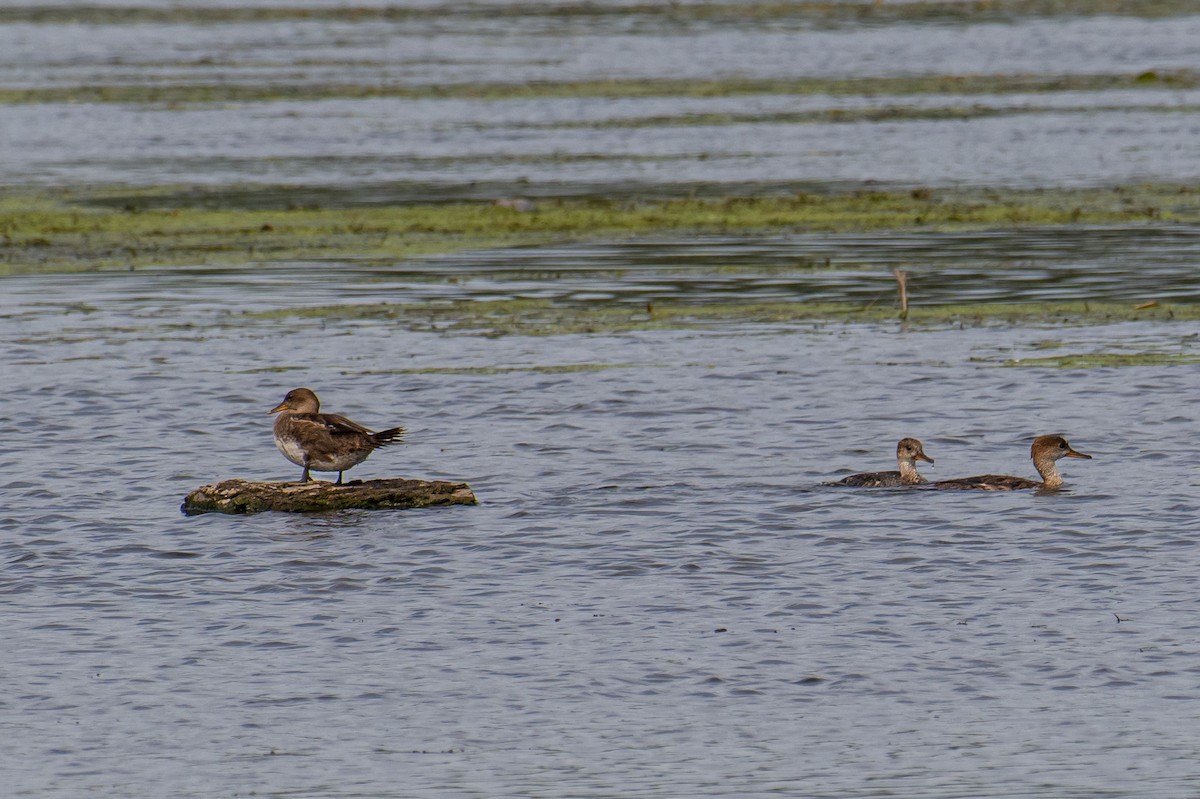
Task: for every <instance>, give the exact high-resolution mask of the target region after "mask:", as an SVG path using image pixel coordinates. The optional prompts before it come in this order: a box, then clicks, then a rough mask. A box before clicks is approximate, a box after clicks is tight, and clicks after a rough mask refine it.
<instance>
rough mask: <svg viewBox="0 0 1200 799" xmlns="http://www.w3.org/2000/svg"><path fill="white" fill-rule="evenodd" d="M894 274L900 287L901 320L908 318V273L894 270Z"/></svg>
mask: <svg viewBox="0 0 1200 799" xmlns="http://www.w3.org/2000/svg"><path fill="white" fill-rule="evenodd" d="M892 274H893V275H895V276H896V283H897V284H899V286H900V318H901V319H907V318H908V273H907V272H905V271H904V270H903V269H893V270H892Z"/></svg>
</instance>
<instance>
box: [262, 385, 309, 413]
mask: <svg viewBox="0 0 1200 799" xmlns="http://www.w3.org/2000/svg"><path fill="white" fill-rule="evenodd" d="M320 410H321V401H320V400H319V399H317V395H316V394H315V393H314V392H313V390H312V389H311V388H293V389H292V390H291V391H289V392H288V393H287V394H286V395H285V396H284V398H283V402H281V403H279V404H278V405H276V406H275V407H274V408H272V409H271V411H270V412H271V413H279V412H280V411H291V412H292V413H317V412H318V411H320Z"/></svg>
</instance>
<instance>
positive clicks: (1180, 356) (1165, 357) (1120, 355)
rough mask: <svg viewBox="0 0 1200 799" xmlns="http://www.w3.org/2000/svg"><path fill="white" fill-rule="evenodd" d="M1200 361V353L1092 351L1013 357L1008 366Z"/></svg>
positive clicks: (1093, 366) (1077, 366)
mask: <svg viewBox="0 0 1200 799" xmlns="http://www.w3.org/2000/svg"><path fill="white" fill-rule="evenodd" d="M1185 363H1200V354H1195V353H1182V352H1088V353H1077V354H1071V355H1049V356H1044V357H1038V358H1013V359H1010V360H1007V361H1005V362H1004V365H1005V366H1026V367H1038V368H1043V369H1109V368H1115V367H1121V366H1171V365H1174V364H1185Z"/></svg>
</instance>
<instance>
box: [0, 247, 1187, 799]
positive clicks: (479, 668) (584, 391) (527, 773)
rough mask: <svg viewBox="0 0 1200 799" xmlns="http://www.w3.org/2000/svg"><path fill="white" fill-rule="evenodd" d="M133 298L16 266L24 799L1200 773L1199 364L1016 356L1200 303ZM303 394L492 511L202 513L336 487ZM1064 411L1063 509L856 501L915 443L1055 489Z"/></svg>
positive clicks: (13, 670)
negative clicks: (796, 314) (704, 305)
mask: <svg viewBox="0 0 1200 799" xmlns="http://www.w3.org/2000/svg"><path fill="white" fill-rule="evenodd" d="M328 268H329V267H328V266H326V265H318V266H315V267H313V270H315V271H316V272H327V271H328ZM414 270H415V267H414ZM309 274H310V273H308V272H306V271H304V270H300V271H298V272H296V271H293V272H292V273H291V280H292V281H293V285H292V286H291V287H290V288H291V290H292V291H293V292H294V293H293V294H289V287H288V286H287V285H286V282H285V280H284V278H283V277H282V276H279V277H277V278H276V283H277V285H274V286H271V287H269V288H264V289H261V290H260V291H259V293H258V294H257V295H256V296H255V297H254V299H255V302H257V303H258V304H259V305H266V306H269V305H270V304H271V303H273V302H274V303H278V302H279V300H274V299H272V298H273V297H277V296H279V297H289V296H291V297H296V296H303V294H304V291H305V289H304V285H305V283H306V279H307V278H308V277H309ZM99 278H100V279H99V280H97V276H75V277H58V278H53V279H49V278H6V279H5V280H4V287H5V289H6V292H5V296H6V297H7V299H6V301H5V304H4V306H3V308H2V312H0V338H2V339H3V341H4V342H5V347H4V351H3V356H0V357H2V358H3V372H4V374H5V379H6V381H7V383H8V390H9V397H10V400H11V401H10V402H9V403H7V404H6V405H5V406H4V407H3V410H2V411H0V435H2V436H3V439H4V441H5V442H6V446H5V448H4V450H3V452H2V454H0V467H3V473H4V474H5V475H6V476H7V477H6V478H5V480H4V482H3V484H2V485H0V492H2V496H3V500H4V501H3V510H2V511H0V523H2V525H3V527H4V529H5V530H6V535H5V536H4V540H3V542H2V543H0V555H2V556H3V559H4V562H5V564H6V565H5V568H4V570H3V572H2V573H0V575H2V576H0V592H2V593H3V595H4V597H5V611H6V612H5V613H4V616H3V621H0V633H2V635H3V639H4V640H5V641H6V644H7V652H8V654H7V655H6V656H5V658H4V664H5V681H6V686H7V691H6V698H5V699H4V700H3V707H4V713H3V714H2V715H0V725H2V729H3V732H4V736H3V739H4V741H5V743H4V744H2V747H3V752H4V755H3V760H4V762H5V763H6V764H7V766H6V772H7V773H6V779H7V780H8V784H9V785H10V786H11V787H10V789H9V790H10V792H11V795H14V796H36V797H47V796H63V797H69V796H78V795H81V794H82V793H84V792H89V793H96V794H99V795H122V796H134V795H162V796H237V795H248V794H249V793H250V792H251V791H254V792H257V795H280V796H283V795H291V796H337V797H383V796H394V797H407V796H415V795H416V796H481V797H483V796H489V797H490V796H501V795H503V796H518V795H519V796H613V795H619V796H655V797H659V796H680V797H683V796H731V795H739V796H741V795H745V796H755V795H766V794H768V793H773V792H781V793H788V794H793V795H820V796H831V797H857V796H885V795H901V796H918V795H919V796H945V797H951V796H963V795H1005V796H1046V797H1061V796H1096V795H1113V796H1134V795H1136V796H1147V795H1162V796H1182V795H1186V794H1188V793H1190V792H1191V791H1192V790H1194V788H1195V785H1196V783H1195V780H1194V776H1195V774H1196V767H1195V763H1196V760H1197V757H1200V725H1198V724H1196V723H1195V721H1194V718H1193V714H1191V713H1190V708H1191V707H1192V705H1193V704H1194V703H1195V701H1196V700H1197V699H1198V698H1200V667H1198V666H1197V665H1196V664H1197V654H1198V653H1200V647H1198V645H1197V643H1196V642H1197V640H1198V633H1200V624H1198V623H1197V621H1196V619H1195V613H1194V607H1195V599H1194V574H1195V571H1196V567H1197V563H1198V561H1200V545H1198V544H1197V542H1196V537H1195V535H1194V531H1195V517H1196V513H1197V511H1198V510H1200V482H1198V481H1197V476H1196V473H1195V467H1194V463H1193V461H1194V458H1193V457H1192V451H1193V449H1194V448H1193V447H1192V446H1191V444H1190V443H1189V442H1191V441H1192V439H1193V437H1194V430H1195V425H1196V417H1195V414H1194V413H1193V412H1192V411H1191V410H1190V407H1191V405H1190V403H1189V401H1190V399H1191V396H1192V394H1194V388H1195V385H1196V368H1197V367H1196V366H1193V365H1180V366H1175V367H1143V368H1126V369H1094V370H1088V371H1061V370H1040V369H1012V368H1002V367H999V366H997V365H996V364H997V363H999V362H1000V361H1002V360H1003V359H1006V358H1008V357H1011V356H1012V355H1013V354H1014V353H1017V354H1020V353H1022V352H1026V351H1029V352H1033V351H1036V350H1037V347H1038V345H1039V342H1041V341H1043V340H1044V339H1046V338H1047V337H1048V336H1049V337H1054V338H1056V339H1058V340H1060V341H1061V342H1062V345H1063V346H1064V347H1066V348H1068V349H1073V350H1082V351H1092V350H1112V349H1120V348H1122V347H1128V346H1137V347H1140V348H1142V349H1158V350H1163V351H1183V352H1188V351H1191V350H1190V349H1189V348H1190V347H1192V346H1193V344H1192V343H1191V342H1194V341H1195V337H1196V335H1197V334H1198V333H1200V325H1196V324H1190V323H1188V324H1184V323H1179V324H1173V325H1146V324H1123V325H1116V326H1111V327H1101V328H1078V329H1074V330H1065V331H1064V330H1053V331H1047V330H1038V329H1030V330H1016V331H1002V332H997V331H995V330H976V331H972V330H967V331H958V330H954V331H949V330H947V331H926V332H921V333H904V332H901V331H899V330H897V329H894V328H891V327H842V326H832V327H826V328H823V329H821V330H817V331H814V330H812V329H811V328H805V329H799V328H788V327H741V326H731V327H722V328H715V329H712V330H708V331H678V332H649V333H632V334H623V335H614V336H601V335H595V336H565V337H549V338H525V337H501V338H485V337H455V336H444V335H432V334H423V333H414V332H408V331H405V330H403V329H396V328H395V327H393V326H390V325H385V324H372V323H363V322H356V323H354V324H323V325H310V326H304V325H302V324H300V323H298V322H284V323H280V322H273V323H270V324H268V323H261V324H257V323H255V324H252V323H243V324H241V325H232V324H226V323H224V322H222V321H221V320H222V318H223V317H221V315H220V312H219V303H218V300H220V299H221V297H222V296H224V298H225V299H226V300H227V301H228V303H229V304H230V305H231V307H235V308H236V307H239V304H244V303H247V298H248V296H249V295H251V294H252V293H253V291H254V289H252V288H251V289H248V288H247V285H246V284H245V283H244V282H242V281H239V280H237V279H235V278H234V277H232V276H222V275H220V274H215V275H208V276H203V275H188V274H187V273H186V272H184V273H179V272H161V273H154V272H149V273H134V274H128V273H118V274H110V275H104V276H99ZM606 279H607V278H606ZM189 281H190V282H191V283H192V285H194V286H196V287H197V288H200V289H202V290H203V293H202V295H201V296H202V298H204V301H203V302H202V303H201V304H200V305H199V306H195V305H192V304H191V303H190V302H189V301H187V300H185V299H181V298H180V293H181V292H180V289H181V287H182V286H184V285H186V284H187V282H189ZM445 290H446V291H448V292H449V291H454V290H457V289H454V288H452V287H447V288H446V289H445ZM80 303H87V305H88V306H89V307H90V310H85V309H84V308H83V307H82V306H80V305H79V304H80ZM205 318H207V319H208V320H209V321H210V322H211V323H212V324H208V325H201V324H200V322H201V320H203V319H205ZM1181 348H1182V349H1181ZM578 364H590V365H592V366H593V367H594V368H592V369H589V370H584V371H573V372H559V371H555V370H554V369H553V367H561V366H567V365H578ZM280 367H284V370H283V371H280ZM472 367H477V368H480V369H485V370H487V369H493V368H496V367H499V368H500V369H501V370H506V371H501V372H500V373H487V372H478V373H476V372H471V371H465V372H464V371H462V370H464V369H467V370H469V369H470V368H472ZM300 384H306V385H311V386H314V387H315V388H317V390H318V391H319V392H320V393H321V394H322V396H323V398H324V399H325V401H326V405H327V407H329V408H331V409H334V410H337V411H341V412H345V413H347V414H349V415H351V416H352V417H354V418H356V419H359V420H361V421H363V422H365V423H368V424H376V425H384V424H391V423H403V424H406V425H408V426H409V427H410V428H411V429H412V436H411V441H410V443H409V444H407V445H406V446H405V447H403V448H400V449H395V450H388V451H384V452H380V453H377V454H376V455H375V456H373V457H372V459H371V460H369V461H367V462H366V463H365V464H363V465H362V466H360V467H358V469H356V474H357V476H359V477H373V476H375V477H378V476H399V475H405V476H420V477H447V478H455V479H465V480H468V481H469V482H470V483H471V484H472V486H473V487H474V488H475V490H476V492H477V493H478V495H479V497H480V499H481V501H482V504H481V505H480V506H478V507H474V508H453V509H446V510H432V511H426V512H407V513H404V512H396V513H363V512H353V513H340V514H330V515H318V516H289V515H276V514H267V515H261V516H255V517H227V516H221V515H207V516H202V517H196V518H186V517H184V516H182V515H180V513H179V510H178V506H179V502H180V500H181V499H182V497H183V495H184V494H185V493H186V492H187V491H188V490H190V489H191V488H194V487H196V486H198V485H201V484H203V483H206V482H210V481H214V480H217V479H222V478H227V477H233V476H242V477H252V478H260V479H295V478H296V477H297V476H298V475H297V474H295V471H296V470H295V468H294V467H293V466H292V465H291V464H290V463H287V462H286V461H285V460H284V459H283V458H282V457H281V456H279V455H278V454H277V453H276V452H275V451H274V448H273V446H272V445H271V441H270V431H269V426H270V418H269V417H268V416H267V414H266V411H267V409H269V408H270V407H272V406H273V405H274V404H275V403H276V402H277V401H278V399H279V397H280V396H282V394H283V392H284V391H286V390H287V389H288V388H291V387H293V386H294V385H300ZM1048 431H1061V432H1064V433H1066V434H1067V435H1068V436H1069V437H1070V439H1071V442H1072V443H1073V444H1074V445H1075V446H1076V447H1077V448H1079V449H1081V450H1082V451H1084V452H1088V453H1091V454H1093V455H1094V456H1095V460H1093V461H1070V462H1068V463H1067V464H1066V466H1065V469H1064V471H1065V473H1066V474H1067V477H1068V481H1069V489H1068V490H1066V491H1064V492H1062V493H1060V494H1057V495H1054V496H1035V495H1032V494H1030V493H1027V492H1026V493H1019V494H1012V495H961V494H955V495H945V494H939V493H930V492H914V491H908V492H906V491H887V490H885V491H878V492H854V491H846V490H841V489H835V488H827V487H823V486H820V485H819V484H820V483H821V482H822V481H824V480H827V479H831V478H836V477H838V476H841V475H843V474H845V473H847V472H848V471H850V470H860V469H868V468H884V467H889V466H890V465H891V464H890V463H889V461H891V455H892V452H893V450H894V443H895V440H896V439H897V438H899V437H900V436H902V435H916V436H919V437H920V438H922V439H923V440H924V442H925V444H926V449H927V450H928V451H929V452H930V453H931V454H932V455H933V456H934V457H935V458H937V466H936V468H935V469H933V470H931V471H930V470H927V471H930V473H931V474H932V475H934V476H951V475H963V474H967V473H977V472H979V471H1008V472H1015V473H1019V474H1031V473H1032V470H1031V467H1030V465H1029V463H1028V460H1027V451H1028V440H1029V438H1030V437H1031V436H1032V435H1034V434H1036V433H1041V432H1048Z"/></svg>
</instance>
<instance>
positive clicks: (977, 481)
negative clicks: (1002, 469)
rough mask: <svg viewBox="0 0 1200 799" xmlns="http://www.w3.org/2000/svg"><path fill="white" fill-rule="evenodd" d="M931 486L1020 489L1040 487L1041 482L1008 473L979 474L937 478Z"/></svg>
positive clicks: (987, 489)
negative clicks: (975, 475) (948, 478)
mask: <svg viewBox="0 0 1200 799" xmlns="http://www.w3.org/2000/svg"><path fill="white" fill-rule="evenodd" d="M933 487H934V488H943V489H948V490H952V491H953V490H957V491H1020V490H1022V489H1026V488H1041V487H1042V483H1041V482H1040V481H1038V480H1028V479H1026V478H1024V477H1013V476H1012V475H1008V474H981V475H978V476H977V477H959V478H956V479H954V480H938V481H937V482H936V483H934V484H933Z"/></svg>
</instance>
